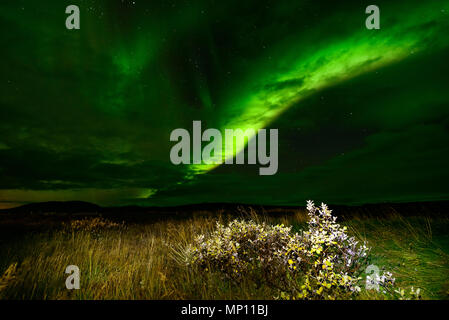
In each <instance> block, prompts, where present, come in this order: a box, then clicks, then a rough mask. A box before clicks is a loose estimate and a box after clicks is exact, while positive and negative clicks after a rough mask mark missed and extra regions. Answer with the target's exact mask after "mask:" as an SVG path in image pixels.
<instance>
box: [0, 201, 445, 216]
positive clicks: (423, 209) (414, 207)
mask: <svg viewBox="0 0 449 320" xmlns="http://www.w3.org/2000/svg"><path fill="white" fill-rule="evenodd" d="M241 207H243V208H248V207H252V208H254V209H255V210H256V211H257V212H265V213H269V214H275V213H276V212H284V213H286V212H297V211H305V206H275V205H251V204H233V203H203V204H190V205H181V206H173V207H142V206H123V207H101V206H99V205H96V204H93V203H90V202H84V201H49V202H38V203H30V204H25V205H22V206H19V207H15V208H9V209H2V210H0V213H9V214H15V213H18V214H29V213H30V214H31V213H36V214H39V213H40V214H42V213H68V214H76V213H102V214H103V213H104V214H108V213H111V214H119V213H121V214H125V213H159V214H163V213H183V212H190V213H191V212H195V211H212V212H213V211H217V212H218V211H233V212H234V211H236V210H238V209H239V208H241ZM329 207H330V209H332V210H333V212H334V213H335V214H336V215H348V214H349V215H350V214H355V213H357V214H367V215H383V214H391V213H399V214H401V215H429V214H430V215H432V214H437V215H446V216H448V217H449V201H428V202H407V203H378V204H364V205H357V206H347V205H332V204H330V205H329Z"/></svg>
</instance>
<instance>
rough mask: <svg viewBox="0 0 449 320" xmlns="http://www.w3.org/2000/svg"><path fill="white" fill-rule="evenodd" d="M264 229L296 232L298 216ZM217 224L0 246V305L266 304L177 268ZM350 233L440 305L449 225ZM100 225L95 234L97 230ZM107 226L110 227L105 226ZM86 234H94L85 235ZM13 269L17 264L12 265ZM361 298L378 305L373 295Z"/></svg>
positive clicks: (429, 222) (376, 227)
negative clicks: (75, 274)
mask: <svg viewBox="0 0 449 320" xmlns="http://www.w3.org/2000/svg"><path fill="white" fill-rule="evenodd" d="M250 215H251V216H252V217H253V218H256V219H259V220H261V219H263V220H267V221H269V222H271V223H278V222H281V223H284V224H286V225H287V224H291V225H293V226H294V229H299V228H301V227H302V226H304V223H305V222H306V220H307V219H306V216H305V215H304V213H301V212H298V213H297V214H295V215H292V216H290V217H281V218H279V219H275V218H266V217H261V216H258V215H257V214H256V213H255V212H250ZM217 219H218V220H220V221H221V222H223V221H224V220H226V219H225V218H223V217H220V216H219V217H217V218H211V217H203V218H202V217H196V218H195V217H194V218H191V219H189V220H184V221H165V222H157V223H148V224H128V225H115V224H109V223H108V222H106V221H102V222H101V223H100V222H99V221H93V220H92V221H91V223H92V224H95V228H93V227H92V225H90V224H89V222H86V221H83V222H82V223H81V224H82V227H79V226H80V224H79V223H75V225H76V226H77V227H76V228H63V229H59V230H53V231H48V232H38V233H33V234H30V235H28V236H26V237H25V238H21V239H20V241H18V240H17V241H14V242H13V243H11V242H5V243H3V244H0V275H1V274H3V276H2V277H0V297H2V298H5V299H272V298H273V296H274V292H273V290H272V289H271V288H268V287H258V288H256V287H255V286H254V284H253V283H251V282H248V283H243V284H240V285H239V286H236V285H234V284H232V283H230V282H227V281H225V280H223V279H222V278H221V277H219V276H218V275H217V274H214V273H213V272H210V273H207V274H204V273H200V271H198V270H195V269H192V268H188V267H187V266H186V264H185V262H186V257H187V256H188V254H189V250H188V247H189V244H191V243H192V242H193V239H194V237H195V236H196V235H198V234H205V233H206V234H207V233H210V232H211V231H212V230H213V228H214V227H215V223H216V221H217ZM344 224H345V225H347V226H348V227H349V228H350V230H351V233H352V234H354V235H356V236H357V237H358V238H360V239H363V240H367V241H368V244H369V245H370V246H371V247H372V248H373V250H372V255H373V257H374V258H373V261H372V263H374V264H376V265H378V266H385V267H386V268H387V269H388V270H391V271H393V273H394V275H395V276H396V278H397V281H398V283H399V285H400V286H402V287H408V286H415V287H420V288H422V290H423V297H424V298H427V299H447V298H448V296H449V295H448V294H449V292H448V289H449V276H448V274H449V272H448V271H449V236H448V232H447V231H448V228H449V220H448V219H443V218H439V219H430V218H425V217H419V218H407V219H405V218H403V217H401V216H398V215H392V216H391V217H389V218H383V219H374V218H362V217H359V218H357V217H356V218H352V219H350V220H347V221H345V222H344ZM99 226H100V227H99ZM108 226H113V227H108ZM93 230H94V231H93ZM16 263H17V264H16ZM68 265H77V266H78V267H79V268H80V270H81V289H80V290H72V291H69V290H67V289H66V288H65V279H66V277H67V275H66V274H65V273H64V271H65V268H66V267H67V266H68ZM361 298H364V299H376V298H382V297H381V296H380V295H378V294H376V293H371V294H368V295H367V294H364V295H362V296H361Z"/></svg>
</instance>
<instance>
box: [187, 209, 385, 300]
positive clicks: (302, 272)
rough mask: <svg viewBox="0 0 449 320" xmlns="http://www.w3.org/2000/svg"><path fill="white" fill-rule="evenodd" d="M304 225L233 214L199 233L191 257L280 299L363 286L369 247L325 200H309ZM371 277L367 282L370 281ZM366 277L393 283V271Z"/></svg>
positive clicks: (328, 295) (345, 294)
mask: <svg viewBox="0 0 449 320" xmlns="http://www.w3.org/2000/svg"><path fill="white" fill-rule="evenodd" d="M307 210H308V215H309V221H308V228H307V230H305V231H302V232H299V233H292V231H291V227H285V226H283V225H276V226H272V225H268V224H265V223H262V224H257V223H255V222H254V221H252V220H251V221H243V220H242V221H239V220H234V221H232V222H230V223H229V224H228V226H224V225H222V224H219V223H217V228H216V230H215V231H214V232H213V233H212V234H211V235H210V236H209V237H207V239H206V237H205V236H204V235H201V236H199V237H198V238H197V239H196V244H195V247H194V250H193V254H192V258H191V261H190V263H191V264H194V265H197V266H199V267H200V268H202V269H203V270H206V271H207V270H211V271H220V272H221V273H222V274H223V275H224V276H225V277H227V278H228V279H231V280H233V281H240V280H242V279H243V277H246V278H250V279H253V280H254V281H256V282H258V283H261V282H264V283H265V284H268V285H269V286H271V287H272V288H274V289H276V290H277V292H278V293H279V294H278V297H279V298H281V299H336V298H350V297H351V296H353V295H356V294H358V293H359V292H360V291H361V288H360V285H361V283H362V281H361V280H362V277H361V275H362V273H363V272H364V271H365V267H366V265H367V258H368V254H369V248H368V247H367V246H366V244H365V243H363V244H361V243H359V242H358V241H357V240H356V239H355V238H354V237H350V236H348V234H347V228H346V227H344V226H341V225H340V224H338V223H336V219H337V218H336V217H335V216H333V215H332V211H331V210H329V209H328V207H327V206H326V205H325V204H322V205H321V206H320V207H316V206H315V205H314V203H313V202H312V201H308V202H307ZM369 281H371V282H369ZM366 283H371V284H375V285H376V286H377V288H378V287H379V286H382V287H383V288H387V287H392V286H393V284H394V278H393V277H392V275H391V273H384V274H383V275H381V276H379V275H375V276H373V277H372V278H369V279H367V282H366Z"/></svg>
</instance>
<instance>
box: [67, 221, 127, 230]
mask: <svg viewBox="0 0 449 320" xmlns="http://www.w3.org/2000/svg"><path fill="white" fill-rule="evenodd" d="M64 226H65V228H66V229H67V230H69V231H86V232H92V233H96V232H98V231H100V230H106V229H117V228H120V227H122V226H123V223H122V224H120V223H116V222H113V221H110V220H107V219H103V218H101V217H95V218H85V219H82V220H73V221H70V223H68V224H65V225H64Z"/></svg>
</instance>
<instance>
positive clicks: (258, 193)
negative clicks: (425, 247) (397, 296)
mask: <svg viewBox="0 0 449 320" xmlns="http://www.w3.org/2000/svg"><path fill="white" fill-rule="evenodd" d="M70 4H76V5H78V6H79V7H80V10H81V29H80V30H67V29H66V28H65V20H66V18H67V14H65V8H66V6H68V5H70ZM370 4H376V5H378V6H379V8H380V12H381V16H380V17H381V29H380V30H367V29H366V27H365V19H366V17H367V16H368V15H367V14H365V8H366V7H367V6H368V5H370ZM0 28H1V30H2V31H1V38H0V39H1V50H0V67H1V72H0V84H1V85H0V90H1V91H0V208H6V207H11V206H16V205H19V204H22V203H29V202H35V201H51V200H59V201H62V200H66V201H68V200H84V201H90V202H94V203H97V204H100V205H127V204H138V205H158V206H159V205H164V206H165V205H180V204H188V203H202V202H238V203H252V204H279V205H304V204H305V201H306V200H307V199H314V200H316V201H324V202H327V203H339V204H360V203H376V202H390V201H394V202H399V201H400V202H402V201H427V200H448V199H449V183H448V181H449V167H448V163H449V161H448V159H449V2H448V1H443V0H439V1H432V0H428V1H422V0H411V1H410V0H407V1H405V0H404V1H374V2H373V1H369V2H368V1H301V0H295V1H281V0H273V1H264V0H257V1H248V0H238V1H234V0H226V1H223V0H216V1H212V0H195V1H193V0H191V1H186V0H173V1H162V0H154V1H143V0H134V1H128V0H121V1H120V0H116V1H115V0H103V1H93V0H90V1H89V0H84V1H83V0H71V1H62V0H55V1H49V0H42V1H35V0H2V1H1V3H0ZM193 120H201V121H202V123H203V126H204V127H205V128H218V129H220V130H224V129H225V128H231V129H232V128H241V129H248V128H254V129H255V130H257V129H261V128H267V129H270V128H276V129H278V130H279V170H278V173H277V174H276V175H273V176H260V175H259V167H260V166H259V165H222V166H212V165H181V166H175V165H173V164H172V163H171V162H170V157H169V156H170V149H171V147H172V146H173V145H174V143H173V142H170V138H169V137H170V133H171V131H172V130H174V129H176V128H186V129H188V130H189V131H191V129H192V121H193ZM241 149H244V146H238V148H237V152H238V151H240V150H241Z"/></svg>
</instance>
